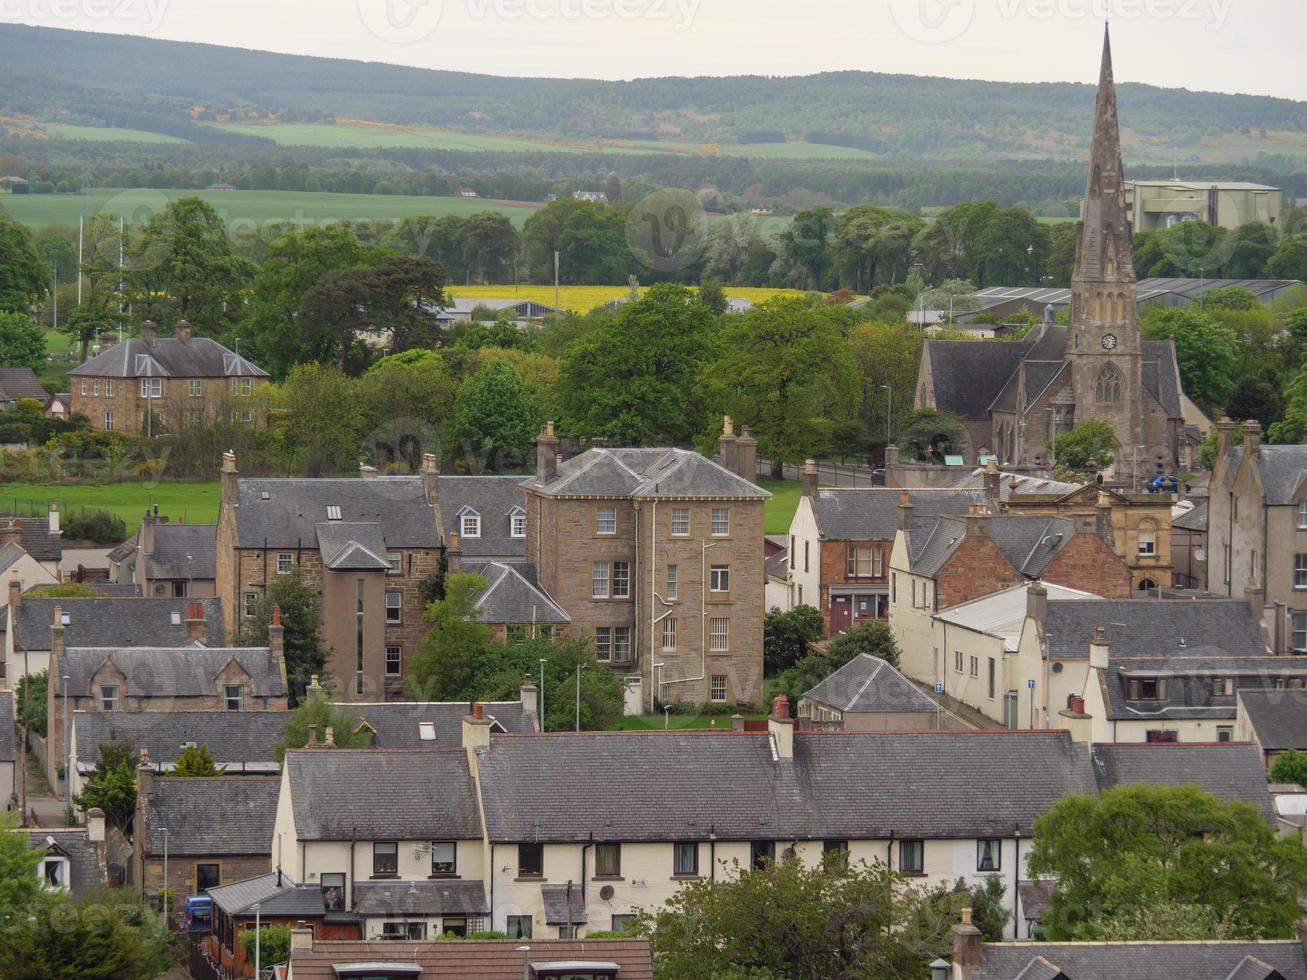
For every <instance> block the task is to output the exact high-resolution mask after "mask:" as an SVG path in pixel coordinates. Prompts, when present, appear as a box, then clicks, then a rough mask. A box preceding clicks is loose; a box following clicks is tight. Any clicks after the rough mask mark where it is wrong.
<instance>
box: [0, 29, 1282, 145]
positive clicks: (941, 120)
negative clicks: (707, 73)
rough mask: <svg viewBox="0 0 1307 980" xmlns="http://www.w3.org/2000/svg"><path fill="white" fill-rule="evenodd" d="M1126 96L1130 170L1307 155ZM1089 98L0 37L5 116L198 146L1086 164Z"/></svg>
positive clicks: (1222, 108)
mask: <svg viewBox="0 0 1307 980" xmlns="http://www.w3.org/2000/svg"><path fill="white" fill-rule="evenodd" d="M63 79H76V80H77V82H76V83H75V84H71V83H69V82H66V81H63ZM1120 102H1121V116H1122V119H1123V121H1124V125H1125V129H1126V143H1127V153H1128V154H1130V155H1133V156H1134V157H1135V158H1136V159H1153V160H1161V159H1163V158H1165V159H1167V160H1169V159H1170V156H1171V152H1172V146H1173V145H1174V146H1178V147H1179V148H1180V151H1181V153H1182V155H1184V156H1188V157H1191V158H1192V159H1193V160H1195V161H1198V160H1204V159H1216V157H1214V156H1210V155H1208V153H1207V151H1210V150H1211V149H1212V147H1213V144H1214V143H1220V142H1223V141H1227V142H1229V143H1231V144H1232V148H1233V150H1234V151H1235V152H1242V151H1243V150H1246V151H1247V152H1246V154H1245V155H1246V156H1247V157H1252V156H1254V155H1255V154H1256V152H1257V146H1258V143H1259V142H1260V141H1262V140H1264V139H1265V138H1266V137H1268V136H1270V135H1272V134H1278V136H1277V137H1276V139H1277V143H1275V144H1274V146H1275V147H1276V148H1278V150H1279V151H1280V152H1287V153H1289V154H1295V153H1296V154H1298V155H1299V156H1301V155H1302V153H1303V151H1304V146H1305V145H1307V103H1301V102H1293V101H1289V100H1285V99H1272V98H1263V97H1254V96H1240V95H1221V94H1211V93H1197V92H1189V91H1184V90H1172V89H1161V88H1156V87H1153V86H1146V85H1129V84H1126V85H1122V86H1120ZM1092 104H1093V88H1092V86H1091V85H1089V84H1083V85H1072V84H1009V83H996V82H982V81H963V80H954V79H943V78H924V77H914V76H906V75H886V74H877V73H874V72H832V73H826V74H821V75H813V76H805V77H793V78H781V77H734V78H654V79H638V80H635V81H630V82H608V81H593V80H579V79H520V78H500V77H495V76H491V75H476V74H468V73H459V72H444V71H424V70H420V69H414V68H405V67H398V66H393V65H383V64H370V63H362V62H353V61H342V60H333V59H326V58H309V57H297V56H291V55H282V54H271V53H266V52H257V51H247V50H239V49H234V48H222V47H216V46H211V45H201V44H189V43H181V42H172V41H161V40H154V39H144V38H132V37H122V36H111V35H101V34H90V33H80V32H73V31H61V30H50V29H45V28H31V27H22V26H14V25H3V26H0V114H5V113H25V114H29V115H32V116H35V117H38V118H65V119H68V120H70V121H75V122H78V123H80V124H83V125H97V124H98V125H116V126H130V127H132V128H137V129H146V130H149V131H153V132H160V133H165V134H167V135H177V136H182V137H183V138H187V139H192V140H197V141H198V140H209V139H215V140H216V139H223V138H224V137H218V136H213V135H210V134H208V133H207V132H206V128H205V127H204V126H203V123H205V122H206V121H211V120H215V119H220V118H221V119H228V118H232V119H237V120H239V119H241V118H246V117H248V116H251V115H253V116H259V115H266V113H267V112H268V111H269V110H271V111H273V112H275V113H276V115H277V117H278V118H280V119H283V120H284V119H296V120H315V121H330V120H332V119H334V118H357V119H373V120H381V121H388V122H398V123H410V124H425V125H432V126H442V127H453V128H459V129H463V130H469V131H488V132H501V133H531V134H538V135H545V136H552V137H557V138H611V139H650V138H651V137H652V136H653V135H654V134H659V138H661V139H668V140H689V141H696V142H721V143H736V142H767V141H779V140H791V141H793V140H801V139H807V140H809V141H810V142H815V143H827V144H833V145H843V146H853V147H858V148H860V149H865V150H869V151H871V152H873V153H876V154H882V155H884V156H885V157H886V158H889V159H900V160H902V159H916V158H927V159H944V160H954V161H974V160H979V159H985V158H999V157H1034V158H1052V159H1058V158H1061V159H1067V158H1071V157H1079V156H1080V155H1081V154H1082V151H1083V147H1084V145H1085V143H1086V141H1087V139H1088V126H1087V125H1086V120H1087V119H1088V113H1089V111H1090V108H1091V106H1092ZM197 124H198V125H197ZM1245 144H1247V145H1246V146H1245ZM1228 149H1231V147H1227V150H1228ZM1225 158H1226V159H1230V157H1229V156H1228V155H1227V156H1226V157H1225ZM1233 159H1236V160H1238V159H1241V158H1240V157H1238V156H1236V157H1233Z"/></svg>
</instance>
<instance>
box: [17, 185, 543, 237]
mask: <svg viewBox="0 0 1307 980" xmlns="http://www.w3.org/2000/svg"><path fill="white" fill-rule="evenodd" d="M181 197H198V198H201V199H203V200H205V201H208V202H209V203H210V204H212V205H213V206H214V208H216V209H217V211H218V213H219V214H220V215H222V217H223V220H225V221H226V222H227V224H228V226H229V227H230V226H234V228H235V230H239V229H240V228H241V227H242V226H244V227H245V228H247V229H250V228H253V227H256V226H261V225H265V224H269V223H272V222H279V221H280V222H287V223H289V224H293V225H316V224H325V223H328V222H332V221H381V220H399V219H401V218H408V217H412V216H414V215H431V216H433V217H443V216H444V215H447V214H452V215H458V216H459V217H466V216H467V215H470V214H476V213H477V212H478V211H494V212H496V213H499V214H504V215H507V216H508V217H509V218H510V219H511V220H512V222H513V224H515V225H518V226H519V227H520V226H521V224H522V222H524V221H525V220H526V219H527V218H528V217H530V216H531V214H532V213H533V212H534V211H535V208H533V207H529V206H526V205H520V204H500V203H497V202H494V201H486V200H482V199H480V198H462V197H421V196H408V195H393V196H392V195H389V194H328V193H315V192H310V191H242V190H236V191H204V190H156V189H153V188H143V187H142V188H133V189H124V188H119V187H98V188H95V189H93V190H91V191H89V192H88V193H87V204H86V213H87V214H88V215H90V214H95V213H96V212H100V211H103V212H106V213H109V214H116V215H122V216H124V217H125V218H126V219H127V221H128V222H129V223H131V224H141V223H143V222H145V221H147V220H149V218H150V216H151V215H154V214H157V213H158V212H159V211H162V210H163V209H164V208H165V207H167V205H168V202H170V201H175V200H177V199H178V198H181ZM81 208H82V204H81V198H80V197H79V196H78V195H77V194H6V195H5V196H4V198H3V199H0V209H2V210H4V211H6V212H7V213H9V214H10V215H12V216H13V217H14V218H17V219H18V220H19V221H21V222H23V223H24V224H26V225H27V226H28V227H30V228H44V227H45V226H46V225H55V224H63V225H74V226H75V225H76V224H77V218H78V215H79V214H80V213H81Z"/></svg>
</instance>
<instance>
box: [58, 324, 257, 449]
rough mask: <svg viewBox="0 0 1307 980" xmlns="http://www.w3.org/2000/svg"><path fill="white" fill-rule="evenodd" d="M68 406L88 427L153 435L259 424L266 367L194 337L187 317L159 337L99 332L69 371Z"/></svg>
mask: <svg viewBox="0 0 1307 980" xmlns="http://www.w3.org/2000/svg"><path fill="white" fill-rule="evenodd" d="M68 383H69V385H70V386H71V389H70V391H71V398H72V410H73V412H74V413H80V414H82V415H85V416H86V417H87V418H88V419H89V420H90V422H91V425H92V427H94V428H97V429H109V430H115V431H118V432H127V433H132V434H144V435H157V434H161V433H163V432H180V431H183V430H185V429H187V428H192V427H197V426H203V425H212V424H214V423H244V424H247V425H258V426H262V425H264V424H265V423H266V421H267V407H266V403H265V401H264V399H263V398H261V397H259V396H260V394H261V392H262V391H263V389H264V388H266V387H267V384H268V373H267V372H266V371H264V370H263V369H262V368H261V367H258V366H257V365H255V364H252V363H251V362H249V361H247V360H246V359H245V358H243V357H241V355H240V354H238V353H236V352H235V351H231V350H228V349H227V348H226V347H224V346H223V345H222V344H220V343H218V342H217V341H216V340H210V339H209V338H207V337H195V336H193V333H192V330H191V325H190V324H189V323H187V322H186V321H185V320H182V321H180V322H178V323H177V325H176V327H175V328H174V330H173V336H171V337H160V336H159V332H158V328H157V327H156V325H155V324H154V323H153V322H151V321H149V320H147V321H145V322H144V323H142V324H141V329H140V335H139V336H137V337H130V338H128V339H126V340H122V341H119V340H118V339H117V338H116V337H115V336H114V335H113V334H112V333H106V334H102V335H101V337H100V353H99V354H97V355H95V356H94V357H92V358H91V359H90V360H88V361H86V362H85V363H84V364H80V365H78V366H77V367H75V368H73V369H72V370H71V371H70V372H68Z"/></svg>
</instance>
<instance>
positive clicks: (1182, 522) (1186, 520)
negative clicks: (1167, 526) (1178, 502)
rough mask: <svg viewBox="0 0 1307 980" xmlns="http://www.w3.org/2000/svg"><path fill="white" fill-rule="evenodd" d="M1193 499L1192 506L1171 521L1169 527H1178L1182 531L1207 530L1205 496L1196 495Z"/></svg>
mask: <svg viewBox="0 0 1307 980" xmlns="http://www.w3.org/2000/svg"><path fill="white" fill-rule="evenodd" d="M1191 499H1193V503H1194V505H1193V508H1192V509H1190V510H1188V511H1186V512H1185V513H1183V514H1181V515H1180V516H1179V517H1177V518H1175V519H1174V520H1172V521H1171V527H1178V528H1180V529H1181V530H1183V531H1206V530H1207V498H1206V497H1198V498H1191Z"/></svg>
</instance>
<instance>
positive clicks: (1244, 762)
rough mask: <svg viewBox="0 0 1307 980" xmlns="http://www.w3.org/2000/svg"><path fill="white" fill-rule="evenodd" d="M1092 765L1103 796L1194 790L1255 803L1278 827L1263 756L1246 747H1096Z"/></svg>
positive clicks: (1158, 744) (1239, 744) (1192, 744)
mask: <svg viewBox="0 0 1307 980" xmlns="http://www.w3.org/2000/svg"><path fill="white" fill-rule="evenodd" d="M1093 759H1094V771H1095V774H1096V775H1097V777H1098V785H1099V789H1100V790H1108V789H1112V788H1114V787H1117V786H1129V785H1133V784H1136V783H1143V784H1146V785H1149V786H1184V785H1187V784H1194V785H1196V786H1198V787H1200V788H1201V789H1202V790H1203V792H1205V793H1210V794H1211V795H1213V796H1218V797H1220V798H1221V799H1224V800H1242V801H1243V802H1245V803H1251V804H1253V805H1254V806H1256V807H1257V808H1258V809H1259V810H1261V811H1262V815H1263V816H1264V817H1265V818H1266V819H1267V820H1268V821H1272V822H1273V821H1274V818H1275V807H1274V804H1273V803H1272V801H1271V794H1270V791H1269V790H1268V789H1267V786H1266V770H1265V767H1264V766H1263V765H1262V757H1261V753H1260V752H1258V751H1257V747H1256V746H1255V745H1250V744H1248V743H1247V742H1227V743H1221V744H1212V743H1208V744H1202V743H1195V742H1188V743H1186V742H1175V743H1166V742H1122V743H1118V744H1114V745H1095V746H1094V747H1093Z"/></svg>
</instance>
